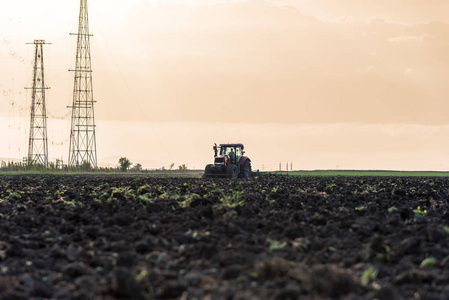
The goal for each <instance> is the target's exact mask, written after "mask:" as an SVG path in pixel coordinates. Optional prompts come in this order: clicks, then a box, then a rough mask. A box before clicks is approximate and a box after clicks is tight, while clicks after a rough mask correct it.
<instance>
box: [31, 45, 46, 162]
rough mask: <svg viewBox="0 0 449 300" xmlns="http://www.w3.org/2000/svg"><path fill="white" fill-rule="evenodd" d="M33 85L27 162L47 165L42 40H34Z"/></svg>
mask: <svg viewBox="0 0 449 300" xmlns="http://www.w3.org/2000/svg"><path fill="white" fill-rule="evenodd" d="M27 44H31V45H34V68H33V86H32V87H31V88H25V89H31V118H30V138H29V141H28V158H27V163H28V164H41V165H43V166H45V167H47V166H48V140H47V112H46V111H47V110H46V107H45V90H46V89H49V88H48V87H46V86H45V81H44V50H43V45H46V43H45V41H44V40H34V43H27Z"/></svg>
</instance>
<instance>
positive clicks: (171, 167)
mask: <svg viewBox="0 0 449 300" xmlns="http://www.w3.org/2000/svg"><path fill="white" fill-rule="evenodd" d="M174 166H175V163H171V165H170V168H169V170H170V171H171V170H173V167H174Z"/></svg>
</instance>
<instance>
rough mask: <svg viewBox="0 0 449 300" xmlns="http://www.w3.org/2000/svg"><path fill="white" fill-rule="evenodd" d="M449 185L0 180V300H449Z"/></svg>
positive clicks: (437, 181)
mask: <svg viewBox="0 0 449 300" xmlns="http://www.w3.org/2000/svg"><path fill="white" fill-rule="evenodd" d="M448 193H449V180H448V179H447V178H416V177H414V178H406V177H397V178H389V177H379V178H376V177H261V178H252V179H250V180H236V181H231V180H226V179H209V180H203V179H185V178H148V177H140V178H136V177H131V176H129V177H126V176H100V175H98V176H88V175H86V176H31V175H26V176H25V175H24V176H21V175H17V176H0V199H1V200H0V266H1V270H0V299H27V298H35V299H43V298H52V299H95V298H100V299H117V298H119V299H382V300H385V299H386V300H388V299H449V206H448V199H449V194H448Z"/></svg>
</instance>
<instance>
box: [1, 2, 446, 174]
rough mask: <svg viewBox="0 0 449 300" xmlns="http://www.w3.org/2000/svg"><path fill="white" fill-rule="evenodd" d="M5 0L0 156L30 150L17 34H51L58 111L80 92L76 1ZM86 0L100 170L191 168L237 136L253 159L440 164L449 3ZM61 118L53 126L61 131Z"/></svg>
mask: <svg viewBox="0 0 449 300" xmlns="http://www.w3.org/2000/svg"><path fill="white" fill-rule="evenodd" d="M13 2H14V3H11V4H2V5H3V9H1V10H0V64H1V66H2V68H0V99H1V100H2V101H1V102H0V122H1V123H0V126H1V129H0V135H1V136H0V138H1V139H2V141H6V140H8V143H4V142H2V143H1V145H0V158H1V157H3V158H7V157H8V158H9V157H11V158H21V157H23V156H26V152H24V151H25V149H26V142H27V138H28V133H27V127H29V124H28V123H27V122H29V120H27V114H29V113H28V112H27V111H26V109H24V108H25V107H27V106H28V105H29V102H30V99H29V98H30V95H29V94H27V93H26V92H25V91H24V90H23V89H22V88H23V87H24V86H26V85H29V84H30V82H31V66H30V64H29V60H30V59H31V54H32V46H26V45H25V43H27V42H32V40H34V39H45V40H47V41H48V42H52V43H53V44H52V45H51V46H47V47H46V48H45V51H46V52H45V67H46V80H47V81H46V83H47V85H49V86H51V88H52V89H51V90H50V91H49V92H48V94H47V105H48V110H49V112H50V114H51V115H60V116H62V115H64V114H65V113H66V108H65V107H66V106H67V104H68V103H69V102H70V101H71V97H72V88H73V78H72V74H70V73H69V72H67V70H68V69H70V68H71V67H72V66H73V65H74V51H75V46H76V45H75V40H74V39H73V37H70V36H69V35H68V33H69V32H74V31H76V28H77V14H78V5H79V1H75V0H72V1H56V0H46V1H41V2H39V4H37V3H34V1H33V3H28V2H30V1H20V0H19V1H13ZM89 3H90V6H89V12H90V18H91V31H92V32H93V33H94V35H95V36H94V39H93V40H92V67H93V70H94V73H93V76H94V97H95V98H96V100H97V101H98V102H97V104H96V107H95V113H96V118H97V123H98V125H99V128H98V132H99V133H101V136H98V141H99V143H98V157H99V163H100V164H102V163H103V164H104V163H109V162H112V163H116V161H117V160H118V158H117V157H120V156H128V157H130V158H131V160H132V161H135V162H139V161H148V162H147V163H144V165H146V166H148V167H160V166H162V165H169V164H170V162H175V163H177V164H181V163H188V164H190V165H191V166H195V167H198V168H200V167H203V165H204V164H206V163H207V162H209V161H210V160H211V159H212V151H211V149H210V148H211V146H212V143H213V142H229V141H234V140H235V139H238V140H237V141H238V142H243V143H245V144H246V145H247V150H248V151H247V154H248V155H250V156H252V157H253V164H254V165H256V166H257V167H258V168H261V167H262V164H263V165H264V167H265V166H273V167H272V168H277V167H278V164H279V161H282V162H283V164H284V165H285V163H284V162H285V161H292V162H293V164H294V167H295V168H298V169H315V168H331V169H333V168H336V167H337V166H338V167H339V168H352V169H408V170H414V169H435V170H445V169H449V159H447V160H445V158H446V157H447V154H448V153H447V152H448V151H446V150H445V149H447V148H448V146H449V145H448V144H449V143H448V142H446V140H449V139H448V138H447V137H449V136H448V135H447V134H448V132H447V126H448V123H449V122H448V121H449V115H448V111H449V101H447V95H449V85H448V84H447V81H448V80H449V54H448V53H449V3H448V1H442V0H397V1H380V0H363V1H360V0H340V1H333V0H313V1H312V0H303V1H301V0H281V1H275V2H274V1H272V2H270V1H262V0H250V1H216V2H214V1H168V2H157V3H156V1H145V0H140V1H139V0H133V1H129V2H127V5H126V6H123V4H121V3H123V2H122V1H105V0H103V1H100V0H97V1H94V0H91V1H90V2H89ZM204 3H207V5H204ZM27 61H28V63H27ZM13 102H14V105H12V103H13ZM21 108H22V109H21ZM50 124H51V122H50V123H49V126H50ZM55 124H56V123H55ZM67 124H68V120H66V121H64V122H60V123H58V125H55V126H57V128H58V129H57V130H55V129H53V133H50V128H49V135H51V134H53V137H52V138H53V139H55V140H58V141H63V140H65V139H66V136H65V135H68V134H69V131H68V130H69V129H67V132H66V133H65V132H63V131H62V132H61V130H60V129H61V128H64V126H65V127H67ZM102 125H103V127H101V126H102ZM19 127H20V128H19ZM126 128H128V129H130V130H126ZM231 128H232V129H231ZM131 129H132V130H131ZM211 129H214V130H211ZM330 132H332V134H330ZM196 133H198V135H196ZM186 137H188V138H186ZM181 141H182V145H180V144H179V143H180V142H181ZM270 143H272V144H273V145H272V146H268V145H269V144H270ZM147 148H148V150H146V149H147ZM270 148H272V149H270ZM143 149H145V150H143ZM52 151H53V153H52ZM67 152H68V144H66V145H65V146H57V145H52V146H51V147H50V156H51V157H59V156H61V155H62V156H64V157H65V159H66V156H67ZM446 161H447V162H448V163H447V162H446Z"/></svg>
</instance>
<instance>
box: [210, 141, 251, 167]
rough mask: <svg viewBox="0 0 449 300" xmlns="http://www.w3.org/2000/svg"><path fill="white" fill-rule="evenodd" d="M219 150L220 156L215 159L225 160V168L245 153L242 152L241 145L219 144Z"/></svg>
mask: <svg viewBox="0 0 449 300" xmlns="http://www.w3.org/2000/svg"><path fill="white" fill-rule="evenodd" d="M219 148H220V152H219V155H220V156H215V157H218V158H225V164H226V166H228V165H229V164H230V163H231V164H235V163H236V162H237V161H239V160H240V158H241V157H242V156H243V154H244V153H245V151H243V148H244V146H243V145H242V144H221V145H220V147H219ZM227 160H229V161H227Z"/></svg>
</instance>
